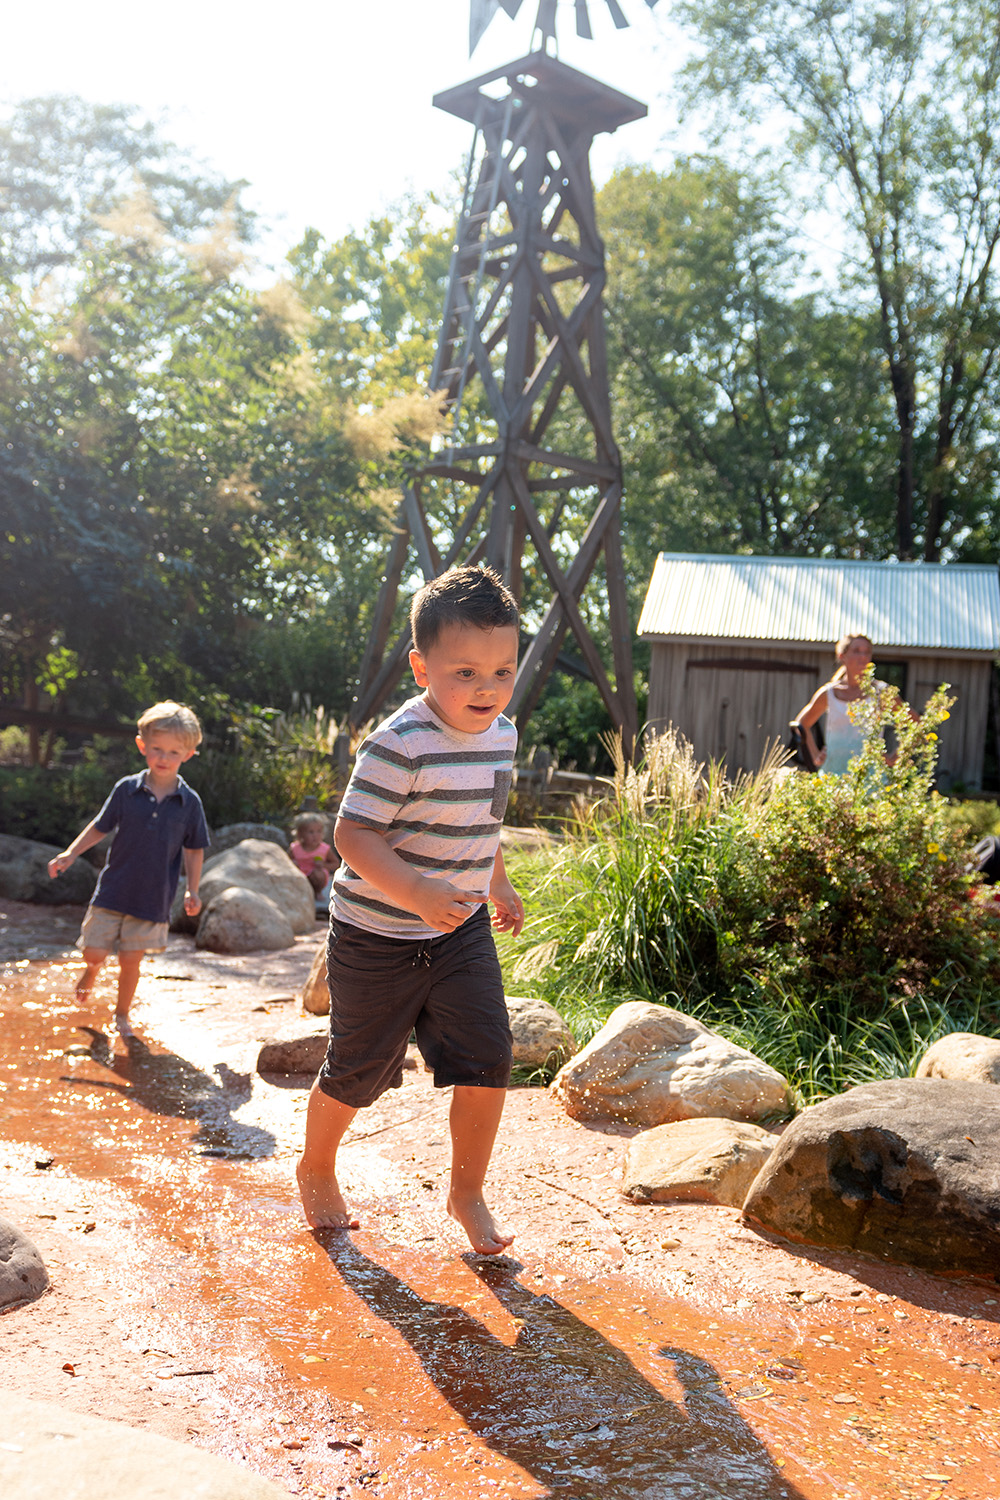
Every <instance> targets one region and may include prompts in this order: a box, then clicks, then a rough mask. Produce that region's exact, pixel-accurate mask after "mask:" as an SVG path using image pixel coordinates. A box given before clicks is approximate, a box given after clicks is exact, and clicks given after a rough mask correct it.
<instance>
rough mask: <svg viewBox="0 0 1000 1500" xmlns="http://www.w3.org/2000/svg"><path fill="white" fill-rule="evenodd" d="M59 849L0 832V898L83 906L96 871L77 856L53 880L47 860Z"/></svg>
mask: <svg viewBox="0 0 1000 1500" xmlns="http://www.w3.org/2000/svg"><path fill="white" fill-rule="evenodd" d="M61 853H62V850H61V849H57V848H56V846H55V844H39V843H36V841H35V840H34V839H19V838H16V837H15V836H14V834H12V833H0V897H3V898H4V899H5V900H7V901H36V902H38V903H39V904H41V905H43V906H61V905H63V904H65V905H67V906H86V904H87V902H88V901H89V900H90V898H91V896H92V895H93V894H94V887H95V885H96V884H97V872H96V870H95V869H94V867H93V865H91V864H88V863H87V861H86V860H85V859H83V858H80V859H76V860H74V861H73V863H72V864H71V865H70V867H69V869H68V870H66V871H65V872H64V873H63V874H62V875H57V876H56V878H55V880H52V879H50V877H49V869H48V865H49V860H50V859H55V857H56V855H57V854H61Z"/></svg>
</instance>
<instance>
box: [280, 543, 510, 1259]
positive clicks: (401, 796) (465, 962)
mask: <svg viewBox="0 0 1000 1500" xmlns="http://www.w3.org/2000/svg"><path fill="white" fill-rule="evenodd" d="M410 626H411V631H412V635H413V650H412V651H411V652H410V666H411V668H412V670H413V675H414V678H415V679H416V683H417V686H418V687H420V688H422V689H423V692H422V693H421V694H420V696H419V697H416V698H411V699H410V700H409V701H408V702H407V703H404V704H403V706H402V708H400V709H398V710H397V711H396V712H395V713H394V714H392V715H391V716H390V717H389V718H388V719H386V720H385V722H384V723H382V724H380V725H379V727H378V728H377V729H376V730H375V731H374V732H373V733H372V734H371V735H369V736H368V738H367V739H366V740H365V741H364V743H363V744H362V746H361V747H360V749H359V751H358V755H357V760H356V762H355V766H354V771H353V773H352V775H351V779H350V782H349V783H348V786H347V790H346V792H345V793H344V797H343V800H342V802H341V805H340V813H339V816H338V818H337V825H336V829H335V831H334V842H335V844H336V846H337V850H338V853H339V854H340V856H341V859H342V861H343V862H342V864H341V866H340V868H339V869H338V871H337V873H336V875H335V877H334V886H333V901H332V903H331V921H330V940H329V948H328V960H327V974H328V980H329V987H330V1045H329V1049H328V1051H327V1056H326V1061H325V1062H324V1064H323V1067H322V1069H321V1070H320V1073H319V1077H318V1078H317V1079H316V1082H315V1084H314V1085H313V1089H312V1093H311V1094H310V1097H309V1111H308V1115H307V1119H306V1138H305V1146H304V1148H303V1153H302V1156H301V1158H300V1161H299V1165H298V1180H299V1188H300V1190H301V1193H302V1202H303V1207H304V1209H305V1214H306V1218H307V1220H308V1221H309V1223H310V1224H311V1225H312V1226H313V1227H314V1228H330V1229H352V1228H356V1227H357V1220H356V1219H353V1218H352V1217H351V1214H350V1211H349V1210H348V1208H347V1205H346V1204H345V1202H344V1198H343V1195H342V1193H341V1191H340V1188H339V1186H338V1183H337V1175H336V1161H337V1148H338V1147H339V1145H340V1142H341V1140H342V1139H343V1137H344V1135H345V1133H346V1132H347V1130H348V1128H349V1126H350V1124H351V1121H352V1120H353V1119H354V1116H355V1114H356V1113H357V1111H358V1110H359V1109H361V1108H364V1107H365V1106H366V1105H369V1104H372V1103H374V1101H375V1100H376V1099H377V1098H378V1097H379V1095H380V1094H382V1093H384V1092H385V1090H386V1089H388V1088H398V1087H399V1086H400V1084H401V1083H402V1067H403V1058H404V1056H405V1052H406V1045H407V1042H408V1040H409V1037H410V1034H411V1032H412V1031H414V1030H415V1031H416V1036H417V1044H418V1046H419V1048H420V1052H421V1054H422V1056H423V1058H424V1060H425V1062H426V1063H427V1065H428V1066H429V1067H430V1068H432V1069H433V1072H434V1083H435V1086H436V1087H438V1088H448V1087H451V1088H452V1090H453V1092H452V1102H451V1111H450V1117H449V1124H450V1129H451V1141H452V1162H451V1182H450V1191H449V1194H448V1212H449V1213H450V1214H451V1216H452V1217H453V1218H454V1219H456V1220H457V1221H458V1223H459V1224H461V1225H462V1227H463V1229H464V1230H465V1232H466V1234H467V1235H468V1237H469V1241H470V1243H471V1245H472V1247H473V1249H474V1250H476V1251H478V1252H479V1253H480V1254H482V1255H499V1254H502V1253H503V1251H504V1250H505V1249H506V1248H507V1246H508V1245H509V1244H510V1243H511V1241H512V1239H513V1235H512V1234H510V1233H508V1232H507V1231H506V1230H505V1229H503V1228H502V1227H501V1226H500V1225H499V1224H497V1222H496V1220H495V1219H494V1218H493V1215H492V1213H491V1212H490V1210H489V1208H488V1207H487V1205H486V1202H485V1199H484V1197H483V1184H484V1181H485V1177H486V1170H487V1167H488V1166H489V1161H490V1155H491V1153H492V1150H493V1143H494V1140H495V1139H496V1134H497V1130H498V1128H499V1125H500V1116H501V1114H502V1112H503V1105H504V1098H505V1091H506V1088H507V1083H508V1080H509V1077H510V1063H511V1035H510V1026H509V1024H508V1020H507V1006H506V1002H505V1000H504V993H503V983H502V980H501V976H500V964H499V961H498V959H497V954H496V945H495V944H494V941H493V934H492V932H491V930H490V925H491V924H490V918H489V913H488V910H487V904H492V906H493V919H492V926H493V928H495V929H496V931H498V932H513V933H514V934H515V935H516V934H517V933H518V932H520V930H521V927H522V925H523V923H524V908H523V906H522V904H521V900H520V898H519V896H518V894H517V892H516V891H515V890H514V888H513V886H512V885H511V883H510V881H509V880H508V878H507V873H506V870H505V869H504V863H503V855H502V853H501V850H500V826H501V824H502V822H503V817H504V812H505V810H506V805H507V795H508V792H509V791H510V785H511V780H512V776H513V762H514V750H515V748H516V745H517V731H516V730H515V728H514V725H513V724H512V723H511V721H510V720H509V719H507V718H505V716H504V712H503V711H504V709H505V708H506V707H507V704H508V703H509V702H510V699H511V695H512V693H513V691H514V678H515V674H516V671H517V645H518V611H517V604H516V602H515V600H514V598H513V596H512V595H511V593H510V592H509V590H508V589H507V588H506V587H505V586H504V584H503V582H502V581H501V579H500V578H499V577H498V575H497V574H496V573H494V572H493V571H492V570H491V569H489V568H485V567H461V568H453V569H452V570H451V571H450V572H448V573H444V574H443V575H442V576H441V577H440V578H436V579H434V580H433V581H432V582H431V583H429V584H426V585H425V586H424V588H422V589H421V590H420V591H419V593H418V594H417V596H416V598H415V599H414V601H413V607H412V609H411V611H410Z"/></svg>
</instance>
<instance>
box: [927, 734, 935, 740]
mask: <svg viewBox="0 0 1000 1500" xmlns="http://www.w3.org/2000/svg"><path fill="white" fill-rule="evenodd" d="M927 738H928V739H929V740H936V739H937V735H936V734H929V735H928V736H927Z"/></svg>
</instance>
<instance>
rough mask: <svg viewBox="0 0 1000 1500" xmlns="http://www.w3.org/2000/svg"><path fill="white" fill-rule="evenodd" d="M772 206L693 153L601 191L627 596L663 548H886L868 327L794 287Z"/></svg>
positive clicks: (733, 174)
mask: <svg viewBox="0 0 1000 1500" xmlns="http://www.w3.org/2000/svg"><path fill="white" fill-rule="evenodd" d="M781 193H782V185H781V182H780V180H779V179H775V178H773V177H771V176H768V175H765V174H758V175H757V176H756V177H752V176H750V175H749V174H747V173H740V172H739V171H737V169H736V168H734V167H732V166H728V165H726V164H725V163H724V162H722V161H719V160H716V159H711V158H706V159H700V160H682V161H679V162H678V163H677V165H676V166H675V167H674V169H673V170H672V171H671V172H669V173H666V174H659V173H657V172H654V171H652V170H651V169H648V168H638V167H630V168H623V169H620V170H619V171H618V172H617V173H615V175H614V176H613V177H612V178H611V179H610V181H609V182H608V184H607V185H606V186H605V187H604V188H603V189H602V191H601V194H600V196H599V200H598V203H599V209H600V213H601V218H602V223H603V225H604V226H605V228H604V232H605V237H606V243H607V256H608V292H607V318H608V327H609V350H610V354H611V360H612V368H613V382H614V383H613V394H614V407H615V414H616V424H617V429H618V438H619V442H620V444H621V447H622V454H623V461H624V464H625V471H626V500H625V517H626V526H625V548H626V555H627V557H628V559H629V561H630V571H631V574H632V582H633V587H634V589H635V591H636V592H637V593H639V592H640V591H641V590H643V589H644V588H645V586H646V583H647V582H648V578H649V571H650V568H651V566H652V560H653V557H654V556H655V553H656V552H657V551H659V550H661V549H668V550H682V551H720V552H734V551H735V552H744V551H755V552H774V553H779V554H780V553H792V554H794V553H800V554H803V553H804V554H822V553H825V552H838V553H841V554H844V553H847V554H850V553H854V554H855V555H859V556H865V555H872V553H874V554H875V555H881V554H882V552H883V550H884V549H885V548H886V547H891V544H892V514H891V507H890V506H887V505H885V504H883V505H882V506H881V507H879V506H878V504H877V503H876V504H875V505H874V506H873V504H872V500H871V497H872V495H873V494H874V495H876V496H878V495H879V494H880V493H882V491H883V490H884V484H880V483H879V480H880V479H884V476H885V458H884V442H885V437H886V431H887V425H888V417H889V414H888V413H887V412H886V411H885V409H884V408H885V403H884V401H883V400H882V399H881V393H880V389H879V371H878V366H877V362H876V361H875V359H873V357H872V355H871V353H870V350H869V348H868V345H869V344H870V340H871V329H870V325H869V322H868V320H866V319H865V318H864V317H861V316H853V317H852V316H850V315H849V314H846V313H841V312H839V311H837V310H834V309H830V308H829V307H828V306H827V305H826V304H825V303H824V302H823V301H822V299H821V298H820V297H818V296H817V294H816V293H815V292H814V291H811V290H803V288H804V287H805V286H807V283H808V277H807V273H806V268H805V265H804V263H803V259H802V255H801V252H800V251H799V249H798V248H797V246H796V243H795V237H794V234H793V232H792V231H791V229H790V228H789V227H788V226H787V224H786V223H785V222H784V220H783V218H782V215H781V213H780V208H779V206H780V203H781Z"/></svg>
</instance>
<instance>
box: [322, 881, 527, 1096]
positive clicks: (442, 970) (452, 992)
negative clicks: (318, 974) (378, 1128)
mask: <svg viewBox="0 0 1000 1500" xmlns="http://www.w3.org/2000/svg"><path fill="white" fill-rule="evenodd" d="M327 976H328V981H329V986H330V1045H329V1048H328V1049H327V1054H326V1061H325V1062H324V1064H323V1066H322V1068H321V1069H320V1073H319V1077H318V1079H317V1080H316V1082H317V1084H318V1086H319V1088H320V1089H321V1090H322V1092H323V1093H324V1094H329V1096H330V1097H331V1098H332V1099H337V1100H339V1101H340V1103H341V1104H347V1105H349V1106H352V1107H354V1108H357V1109H362V1108H364V1107H365V1106H366V1105H368V1104H372V1103H373V1102H374V1101H375V1100H376V1099H377V1098H378V1097H379V1095H380V1094H383V1093H384V1092H385V1091H386V1089H392V1088H399V1087H400V1085H401V1083H402V1081H403V1059H404V1057H405V1055H406V1046H407V1043H408V1041H409V1039H410V1034H411V1032H413V1031H414V1030H415V1031H416V1034H417V1046H418V1047H419V1048H420V1053H421V1056H422V1057H423V1059H424V1061H425V1062H426V1063H427V1066H428V1067H429V1068H431V1069H432V1070H433V1072H434V1086H435V1088H439V1089H442V1088H450V1087H452V1086H454V1085H456V1084H458V1085H460V1086H461V1085H472V1086H474V1087H480V1088H494V1089H503V1088H506V1087H507V1084H508V1082H509V1080H510V1064H511V1049H512V1041H511V1034H510V1023H509V1021H508V1019H507V1005H506V1002H505V1000H504V993H503V980H502V978H501V975H500V962H499V959H498V958H497V951H496V946H495V944H494V942H493V933H492V931H491V930H490V919H489V913H488V911H487V909H486V907H485V906H481V907H479V909H478V910H477V911H476V912H475V914H474V915H473V916H471V917H469V919H468V920H467V921H466V922H464V923H463V924H462V926H461V927H459V928H457V929H456V930H455V931H454V932H447V933H442V934H441V936H440V937H435V938H425V939H421V940H420V941H418V942H408V941H402V942H401V941H399V940H398V939H396V938H386V937H380V936H378V934H376V933H373V932H364V931H363V930H362V929H361V928H360V927H353V926H351V925H350V924H348V923H346V922H338V921H337V920H336V919H334V920H333V921H332V922H331V923H330V941H329V946H328V949H327Z"/></svg>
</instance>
